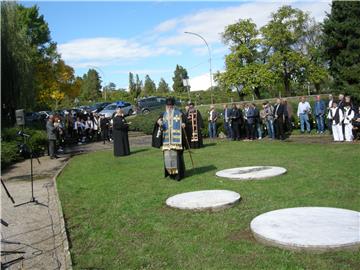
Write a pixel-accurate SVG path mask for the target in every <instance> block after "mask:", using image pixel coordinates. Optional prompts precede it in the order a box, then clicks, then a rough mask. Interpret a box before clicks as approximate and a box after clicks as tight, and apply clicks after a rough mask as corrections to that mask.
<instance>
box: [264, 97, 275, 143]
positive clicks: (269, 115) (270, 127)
mask: <svg viewBox="0 0 360 270" xmlns="http://www.w3.org/2000/svg"><path fill="white" fill-rule="evenodd" d="M263 108H264V116H265V119H264V120H265V124H266V129H267V131H268V135H269V138H270V139H275V131H274V107H273V106H272V105H271V104H270V103H269V102H268V101H266V102H264V103H263Z"/></svg>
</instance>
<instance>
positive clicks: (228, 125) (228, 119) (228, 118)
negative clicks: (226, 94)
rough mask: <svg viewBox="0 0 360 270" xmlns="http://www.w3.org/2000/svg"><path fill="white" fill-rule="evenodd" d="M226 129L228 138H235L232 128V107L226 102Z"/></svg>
mask: <svg viewBox="0 0 360 270" xmlns="http://www.w3.org/2000/svg"><path fill="white" fill-rule="evenodd" d="M223 115H224V129H225V132H226V137H227V138H228V139H232V138H233V132H232V128H231V109H229V108H228V105H227V104H224V112H223Z"/></svg>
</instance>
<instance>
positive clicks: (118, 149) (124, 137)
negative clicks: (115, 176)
mask: <svg viewBox="0 0 360 270" xmlns="http://www.w3.org/2000/svg"><path fill="white" fill-rule="evenodd" d="M129 124H130V123H127V122H126V120H125V116H124V111H123V110H122V109H120V108H117V109H116V114H115V116H114V119H113V140H114V156H116V157H121V156H128V155H130V145H129V136H128V131H129Z"/></svg>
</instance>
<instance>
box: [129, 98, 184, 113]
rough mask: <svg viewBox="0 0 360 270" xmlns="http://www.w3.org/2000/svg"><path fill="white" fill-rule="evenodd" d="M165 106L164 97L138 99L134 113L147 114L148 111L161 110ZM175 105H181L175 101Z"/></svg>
mask: <svg viewBox="0 0 360 270" xmlns="http://www.w3.org/2000/svg"><path fill="white" fill-rule="evenodd" d="M165 104H166V98H164V97H146V98H142V99H139V100H138V102H137V106H136V113H144V114H146V113H149V112H150V111H152V110H154V109H157V108H162V107H164V106H165ZM175 104H176V105H181V103H180V102H179V101H178V100H176V103H175Z"/></svg>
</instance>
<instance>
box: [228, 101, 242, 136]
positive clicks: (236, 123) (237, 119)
mask: <svg viewBox="0 0 360 270" xmlns="http://www.w3.org/2000/svg"><path fill="white" fill-rule="evenodd" d="M230 118H231V129H232V135H233V136H232V140H233V141H235V140H238V141H240V128H241V123H242V120H243V119H242V112H241V110H240V105H239V107H238V106H236V104H235V103H234V104H233V105H232V109H231V113H230Z"/></svg>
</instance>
